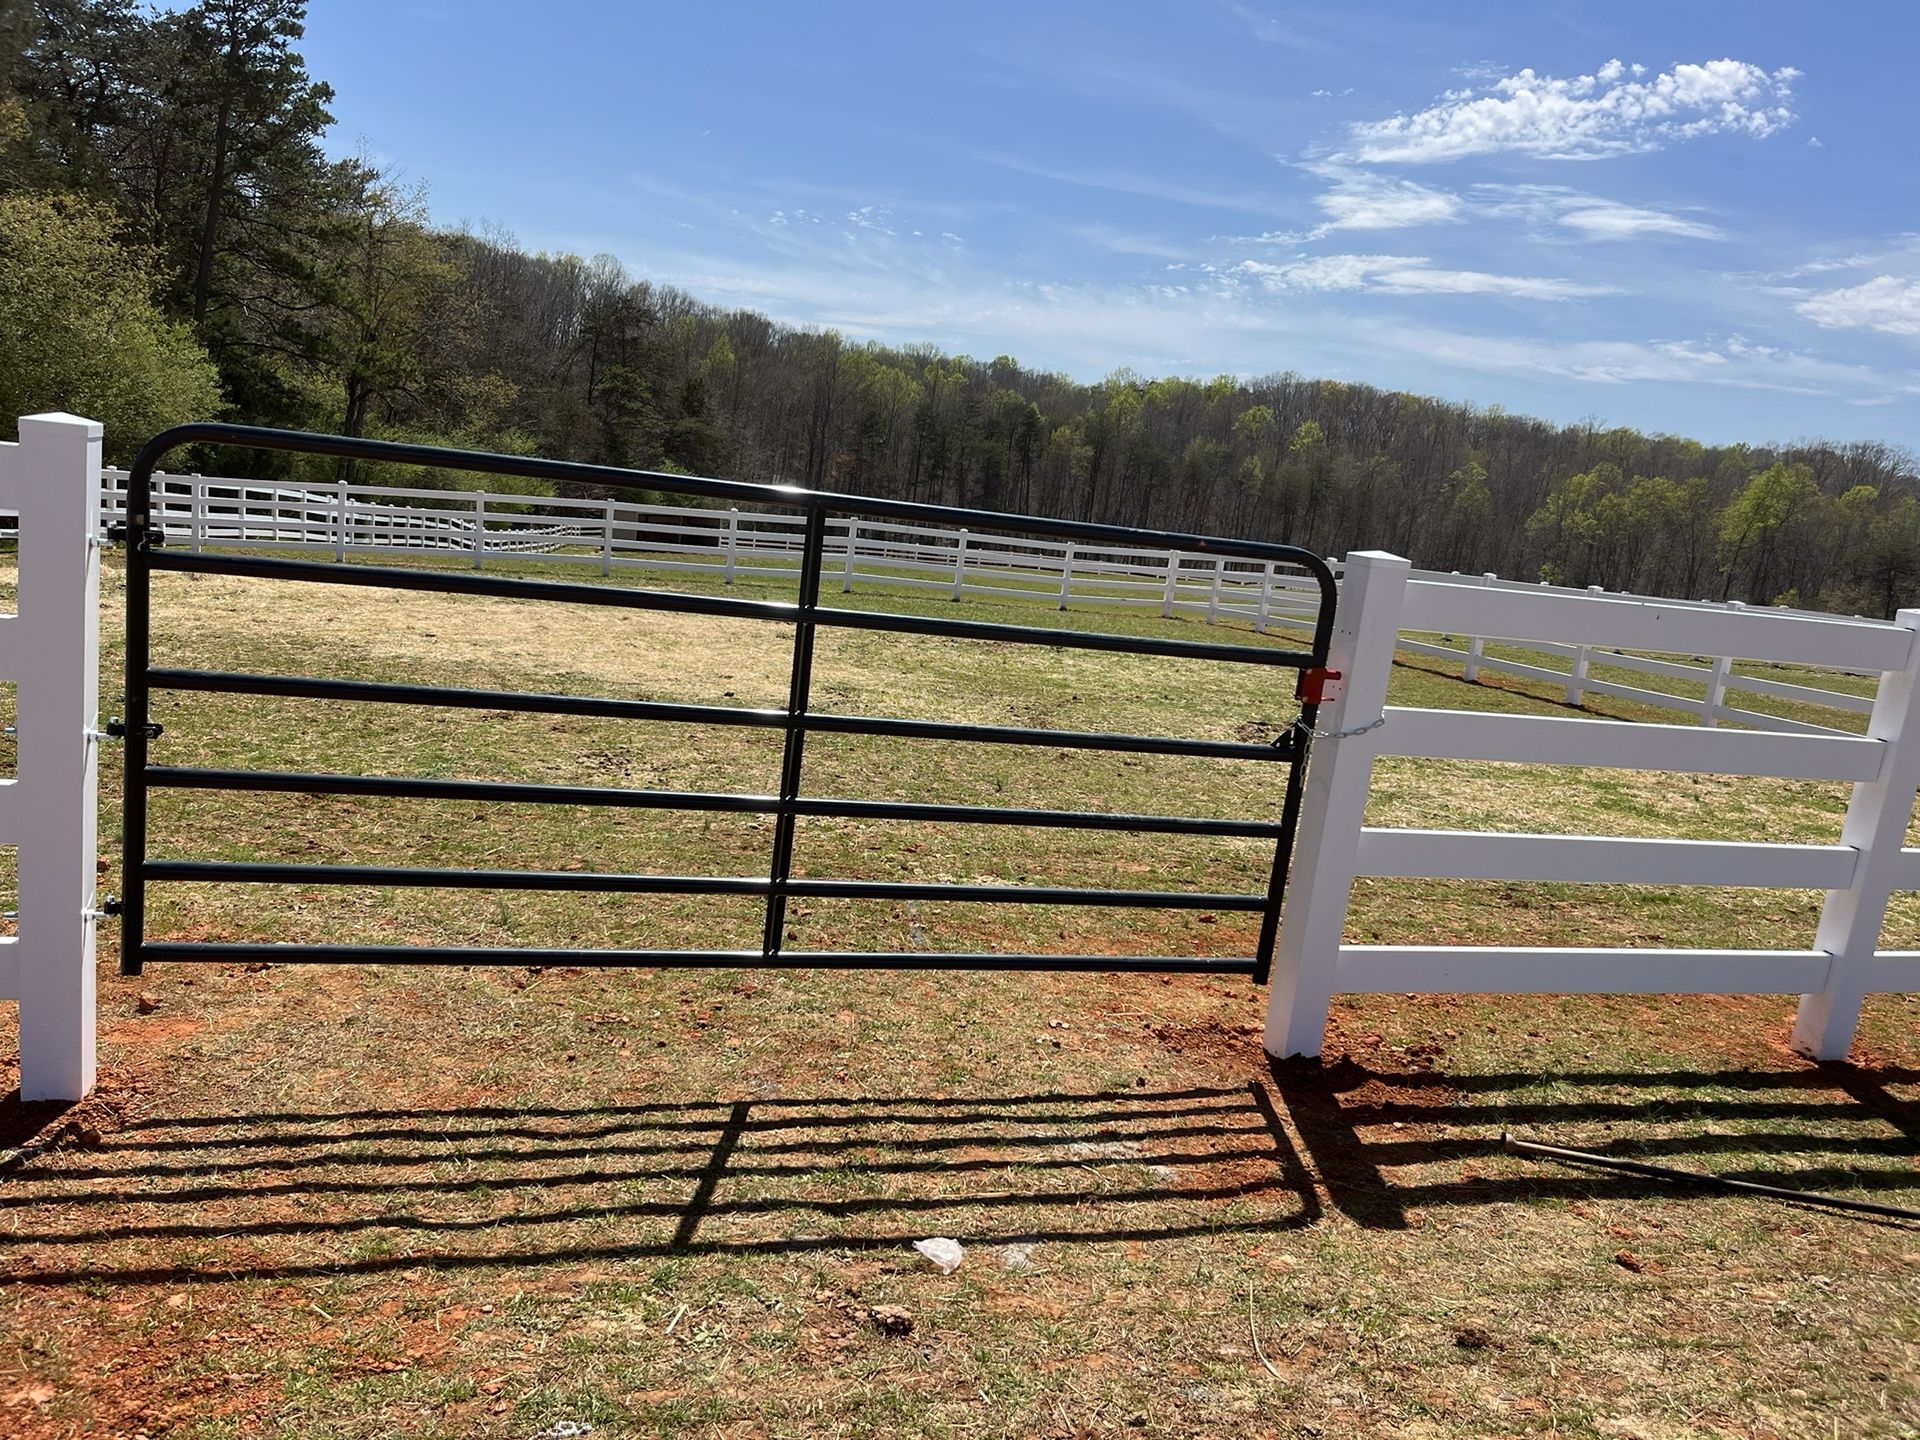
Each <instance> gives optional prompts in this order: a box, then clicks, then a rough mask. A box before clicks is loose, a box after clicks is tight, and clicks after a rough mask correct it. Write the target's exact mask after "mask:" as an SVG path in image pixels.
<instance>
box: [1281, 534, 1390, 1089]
mask: <svg viewBox="0 0 1920 1440" xmlns="http://www.w3.org/2000/svg"><path fill="white" fill-rule="evenodd" d="M1411 569H1412V567H1411V565H1410V564H1409V563H1408V562H1407V561H1405V560H1403V559H1401V558H1400V557H1399V556H1398V555H1388V554H1386V553H1384V552H1382V551H1379V550H1358V551H1355V552H1353V553H1352V554H1350V555H1348V556H1347V562H1346V573H1345V576H1344V577H1343V579H1342V580H1341V582H1340V603H1339V607H1338V609H1336V610H1335V612H1334V621H1333V644H1332V648H1331V653H1330V654H1329V655H1328V658H1327V668H1328V669H1330V670H1337V671H1339V672H1340V677H1341V678H1340V687H1341V688H1340V692H1339V694H1338V695H1337V696H1336V697H1335V698H1334V699H1333V700H1332V701H1330V702H1328V703H1327V704H1325V705H1322V706H1321V707H1320V718H1319V721H1318V724H1317V728H1318V729H1319V730H1320V731H1322V732H1323V733H1324V734H1327V735H1337V734H1338V733H1339V732H1340V731H1342V730H1350V729H1355V728H1357V727H1359V726H1361V725H1365V724H1368V723H1369V722H1370V721H1373V720H1377V719H1379V718H1380V715H1381V713H1382V711H1383V709H1384V707H1385V705H1386V702H1387V680H1388V677H1389V676H1390V675H1391V674H1392V672H1393V650H1394V645H1395V644H1396V643H1397V642H1398V640H1399V636H1400V616H1401V610H1402V608H1403V606H1404V604H1405V601H1406V594H1407V575H1408V573H1409V571H1410V570H1411ZM1388 723H1389V724H1391V723H1392V722H1391V721H1389V722H1388ZM1378 749H1379V731H1377V730H1370V731H1368V732H1366V733H1365V734H1360V735H1347V736H1344V737H1342V738H1340V739H1316V740H1315V741H1314V742H1313V751H1312V754H1311V757H1310V758H1309V760H1308V764H1307V788H1306V794H1305V795H1304V796H1303V797H1302V801H1301V806H1300V831H1299V839H1298V842H1297V843H1296V844H1295V846H1294V851H1293V869H1292V873H1291V874H1290V875H1289V877H1288V879H1287V905H1286V911H1285V913H1284V914H1283V915H1282V916H1281V919H1280V942H1279V946H1278V948H1277V950H1276V952H1275V955H1274V961H1273V984H1272V986H1271V987H1270V988H1269V990H1268V992H1267V1033H1266V1040H1265V1044H1266V1048H1267V1053H1268V1054H1270V1055H1275V1056H1278V1057H1280V1058H1281V1059H1285V1058H1286V1057H1287V1056H1289V1055H1318V1054H1319V1053H1320V1043H1321V1041H1322V1039H1323V1038H1324V1037H1325V1034H1326V1028H1327V1005H1328V1002H1329V1001H1331V1000H1332V998H1333V993H1334V990H1335V988H1336V980H1337V972H1338V970H1339V966H1340V932H1341V929H1342V927H1343V926H1344V925H1345V923H1346V918H1347V898H1348V896H1349V895H1351V894H1352V891H1353V877H1354V866H1355V864H1356V863H1357V861H1358V857H1359V849H1360V826H1361V823H1362V821H1363V820H1364V819H1365V816H1366V809H1367V790H1368V787H1369V784H1370V783H1371V781H1372V778H1373V758H1374V755H1375V754H1376V753H1377V752H1378Z"/></svg>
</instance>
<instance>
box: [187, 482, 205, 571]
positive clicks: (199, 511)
mask: <svg viewBox="0 0 1920 1440" xmlns="http://www.w3.org/2000/svg"><path fill="white" fill-rule="evenodd" d="M187 527H188V531H187V533H188V540H187V549H188V550H189V551H190V552H191V553H192V554H195V555H198V554H199V553H200V542H201V540H202V538H203V537H204V535H205V533H206V528H207V482H206V481H205V480H203V479H201V478H200V477H199V476H198V475H192V476H189V477H188V478H187Z"/></svg>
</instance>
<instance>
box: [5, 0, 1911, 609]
mask: <svg viewBox="0 0 1920 1440" xmlns="http://www.w3.org/2000/svg"><path fill="white" fill-rule="evenodd" d="M304 16H305V6H304V4H301V3H298V0H209V3H205V4H202V5H199V6H196V7H194V8H192V9H189V10H184V11H180V12H175V13H160V12H150V11H148V10H145V9H143V8H141V7H140V6H137V5H135V4H134V3H132V0H0V67H4V68H3V69H0V414H5V413H25V412H27V411H30V410H34V409H44V408H49V407H60V408H66V409H72V410H83V411H88V412H89V413H92V414H95V415H96V416H98V417H99V418H102V419H103V420H105V421H106V422H107V424H108V426H109V431H108V434H109V442H110V447H111V449H112V450H113V452H114V453H115V454H116V455H117V456H118V457H119V458H124V457H125V456H126V454H127V453H128V452H129V451H130V450H131V449H133V448H134V447H135V446H136V445H137V444H138V442H139V441H140V440H141V439H144V438H145V436H146V435H148V434H150V433H151V432H152V431H153V430H155V429H157V428H159V427H161V426H163V425H165V424H168V423H172V422H174V421H178V420H184V419H189V418H205V417H208V416H219V417H223V418H229V419H235V420H242V421H248V422H253V423H259V424H269V425H286V426H294V427H299V428H306V429H314V430H326V431H335V432H342V433H346V434H350V435H372V436H386V437H396V438H405V439H412V440H425V441H436V442H446V443H450V444H457V445H464V446H477V447H483V448H487V449H496V450H510V451H518V452H527V453H534V452H537V453H540V454H544V455H553V456H560V457H565V458H571V459H580V460H588V461H596V462H604V463H608V464H614V465H622V466H634V467H641V468H651V469H665V470H677V471H683V472H699V473H710V474H721V475H729V476H737V477H741V478H745V479H749V480H779V481H792V482H796V483H800V484H804V485H812V486H828V487H836V488H843V489H852V490H858V491H863V492H868V493H874V494H882V495H893V496H903V497H909V498H913V499H920V500H934V501H948V502H958V503H963V504H968V505H980V506H989V507H1002V508H1008V509H1014V510H1030V511H1040V512H1042V513H1047V514H1061V515H1073V516H1079V517H1088V518H1094V519H1101V520H1110V521H1117V522H1121V523H1128V524H1134V523H1138V524H1145V525H1156V526H1165V527H1173V528H1180V529H1190V530H1207V531H1224V532H1228V533H1231V534H1237V535H1247V536H1257V537H1260V538H1266V539H1281V540H1288V541H1293V542H1296V543H1299V544H1304V545H1308V546H1311V547H1312V548H1314V549H1316V550H1318V551H1321V552H1322V553H1326V554H1335V553H1339V552H1342V551H1344V550H1347V549H1349V548H1360V547H1365V548H1383V549H1390V550H1395V551H1398V552H1400V553H1401V554H1405V555H1409V556H1411V557H1412V558H1413V560H1414V561H1415V563H1416V564H1419V565H1422V566H1428V567H1432V568H1437V569H1443V570H1444V569H1457V570H1461V571H1465V572H1469V573H1471V572H1478V571H1483V570H1493V571H1497V572H1499V573H1500V574H1502V575H1509V576H1517V577H1523V578H1535V577H1539V578H1546V579H1551V580H1555V581H1560V582H1563V583H1570V584H1579V585H1586V584H1599V585H1604V586H1606V587H1608V588H1609V589H1630V590H1639V591H1643V592H1648V593H1656V594H1672V595H1682V596H1687V597H1700V596H1714V597H1723V596H1724V597H1733V598H1739V599H1745V600H1749V601H1753V602H1760V603H1772V602H1774V601H1776V600H1786V601H1788V602H1789V603H1797V604H1801V605H1809V606H1815V605H1817V606H1824V607H1829V608H1833V609H1838V610H1844V611H1849V612H1852V611H1862V612H1868V613H1891V611H1892V610H1893V609H1894V608H1896V607H1898V606H1900V605H1906V604H1913V603H1915V601H1916V599H1920V501H1917V500H1916V490H1917V489H1920V479H1917V478H1916V475H1915V462H1914V458H1913V457H1912V456H1911V455H1908V454H1906V453H1904V452H1901V451H1898V450H1895V449H1893V448H1891V447H1888V446H1885V445H1879V444H1847V445H1831V444H1825V443H1819V442H1807V443H1794V444H1788V445H1779V444H1775V445H1752V446H1747V445H1735V446H1717V447H1716V446H1704V445H1701V444H1699V443H1697V442H1695V441H1692V440H1688V439H1685V438H1683V437H1680V436H1673V435H1643V434H1640V433H1638V432H1636V431H1634V430H1630V429H1624V428H1611V429H1602V428H1599V427H1597V426H1592V425H1579V426H1558V425H1551V424H1547V423H1544V422H1542V421H1538V420H1530V419H1526V418H1524V417H1519V416H1514V415H1509V414H1506V413H1504V412H1502V411H1500V410H1498V409H1495V408H1485V409H1483V408H1477V407H1474V406H1468V405H1459V404H1451V403H1444V402H1441V401H1438V400H1433V399H1428V398H1424V397H1421V396H1416V395H1408V394H1400V393H1395V392H1390V391H1384V390H1377V389H1374V388H1372V387H1369V386H1365V385H1350V384H1336V383H1333V382H1330V381H1317V380H1313V379H1310V378H1306V377H1302V376H1300V375H1297V374H1294V373H1292V372H1291V371H1289V370H1288V369H1287V360H1288V357H1287V356H1286V355H1284V354H1276V355H1274V356H1273V357H1272V362H1273V369H1274V372H1275V373H1273V374H1271V375H1268V376H1265V377H1263V378H1260V379H1252V380H1248V379H1241V378H1237V377H1233V376H1222V377H1220V378H1217V379H1214V380H1210V381H1197V380H1190V379H1183V378H1149V377H1145V376H1140V375H1136V374H1134V373H1133V372H1132V371H1130V370H1125V369H1121V370H1116V371H1115V372H1114V373H1113V374H1111V375H1109V376H1107V377H1106V379H1104V380H1102V381H1100V382H1099V383H1097V384H1083V383H1080V382H1077V381H1074V380H1071V379H1069V378H1067V377H1065V376H1063V375H1058V374H1048V373H1043V372H1039V371H1035V370H1030V369H1027V368H1025V367H1023V366H1022V365H1020V364H1019V363H1018V361H1017V360H1014V359H1012V358H1009V357H1006V356H1000V357H998V358H996V359H992V360H979V359H974V358H971V357H968V356H953V355H947V354H944V353H942V352H940V351H939V350H937V349H935V348H933V347H931V346H910V347H906V348H897V347H891V346H883V345H875V344H864V343H859V342H856V341H852V340H848V339H846V338H844V337H842V336H840V335H837V334H834V333H831V332H827V333H819V332H814V331H808V330H801V329H796V328H794V327H791V326H786V325H781V324H778V323H775V322H773V321H771V320H769V319H768V318H766V317H765V316H762V315H758V314H754V313H751V312H747V311H729V310H720V309H716V308H714V307H711V306H708V305H704V304H702V303H701V302H700V301H699V300H698V299H697V298H696V297H693V296H689V295H685V294H682V293H680V292H678V291H676V290H672V289H668V288H665V287H662V286H659V285H655V284H651V283H649V282H648V281H647V280H646V279H644V278H642V277H638V276H635V275H632V274H630V273H628V272H627V271H626V270H625V269H624V268H623V267H622V265H621V264H620V263H619V262H618V261H616V260H614V259H612V258H611V257H608V256H596V257H594V258H592V259H584V258H581V257H579V256H573V255H545V254H529V253H527V252H526V251H524V250H522V249H520V248H519V247H518V246H517V245H515V244H514V242H513V241H512V240H511V239H510V238H509V237H506V236H502V235H476V234H472V233H464V232H462V233H453V232H449V231H446V230H443V229H439V228H436V227H435V225H434V224H433V223H432V221H431V219H430V217H429V212H428V209H427V203H426V197H425V194H424V192H423V191H420V190H418V189H414V188H409V187H408V186H407V185H404V184H402V183H399V182H397V181H396V180H394V179H393V178H392V177H389V176H387V175H383V174H382V173H381V172H380V171H379V170H378V168H377V167H375V166H374V165H372V164H370V163H369V162H367V161H366V160H364V159H351V160H344V161H331V160H329V159H327V157H326V154H325V152H324V151H323V149H322V146H321V143H320V142H321V138H322V136H323V135H324V134H325V133H326V131H327V128H328V126H329V125H330V123H331V117H330V115H329V113H328V109H327V107H328V105H329V103H330V101H331V99H332V95H331V92H330V90H329V89H328V87H327V86H326V84H325V83H324V80H322V79H320V78H316V77H314V76H312V75H310V74H308V72H307V69H306V66H305V63H304V61H303V60H302V58H301V56H300V54H299V49H298V46H299V42H300V39H301V35H302V25H303V21H304ZM1598 403H1601V398H1600V397H1599V396H1596V404H1598ZM202 463H203V464H204V465H205V466H206V468H208V469H221V470H237V469H239V468H241V467H243V466H244V467H249V471H250V473H260V472H259V467H260V466H262V465H263V464H269V463H272V462H270V461H269V460H267V459H266V458H265V457H261V456H257V455H251V454H249V455H246V456H209V457H204V459H203V462H202ZM363 478H364V477H363ZM409 478H414V477H409Z"/></svg>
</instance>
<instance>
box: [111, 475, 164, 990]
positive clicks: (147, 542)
mask: <svg viewBox="0 0 1920 1440" xmlns="http://www.w3.org/2000/svg"><path fill="white" fill-rule="evenodd" d="M151 444H152V442H149V445H151ZM153 465H154V458H153V457H149V456H148V454H147V452H146V451H145V450H142V451H141V453H140V454H138V455H136V456H135V457H134V461H133V468H132V470H131V471H130V472H129V473H128V475H127V531H126V534H127V541H126V544H127V562H126V563H127V662H126V664H127V669H126V677H127V678H126V695H125V696H124V697H123V699H122V701H121V707H122V709H123V710H124V711H125V714H124V716H123V717H122V718H123V720H124V721H125V725H126V735H125V744H124V745H123V746H122V747H121V759H122V762H123V764H122V768H121V775H120V791H121V798H120V889H121V891H122V894H121V896H120V973H121V974H122V975H138V974H139V973H140V952H141V949H142V947H143V946H144V945H145V944H146V921H147V916H146V907H147V709H148V694H147V667H148V664H149V659H150V653H149V652H150V649H151V646H150V639H151V631H152V620H151V613H150V609H149V603H148V602H149V599H150V595H149V592H150V590H151V588H152V577H153V567H152V566H151V565H150V564H149V563H148V562H149V557H150V547H151V546H152V544H153ZM162 538H163V539H164V536H163V537H162Z"/></svg>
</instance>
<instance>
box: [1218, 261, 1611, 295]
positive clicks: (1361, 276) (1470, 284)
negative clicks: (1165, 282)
mask: <svg viewBox="0 0 1920 1440" xmlns="http://www.w3.org/2000/svg"><path fill="white" fill-rule="evenodd" d="M1238 269H1239V270H1240V272H1241V273H1242V274H1245V275H1250V276H1252V277H1254V278H1255V279H1256V280H1258V281H1259V282H1260V284H1262V285H1263V286H1265V287H1266V288H1267V289H1269V290H1276V291H1300V292H1315V291H1333V290H1359V291H1366V292H1368V293H1371V294H1380V295H1504V296H1507V297H1508V298H1510V299H1515V300H1572V299H1576V298H1578V297H1580V296H1584V295H1610V294H1614V293H1615V292H1614V291H1613V290H1611V289H1610V288H1608V287H1607V286H1604V285H1583V284H1580V283H1579V282H1577V281H1573V280H1561V279H1557V278H1554V277H1552V276H1545V275H1494V274H1490V273H1488V272H1487V271H1484V270H1445V269H1438V268H1435V267H1434V266H1432V265H1430V264H1428V262H1427V260H1426V259H1425V257H1423V256H1409V255H1316V256H1313V257H1312V258H1306V259H1299V260H1292V261H1289V262H1287V263H1286V264H1283V265H1269V264H1265V263H1263V262H1261V261H1258V260H1246V261H1242V262H1241V264H1240V265H1239V267H1238Z"/></svg>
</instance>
